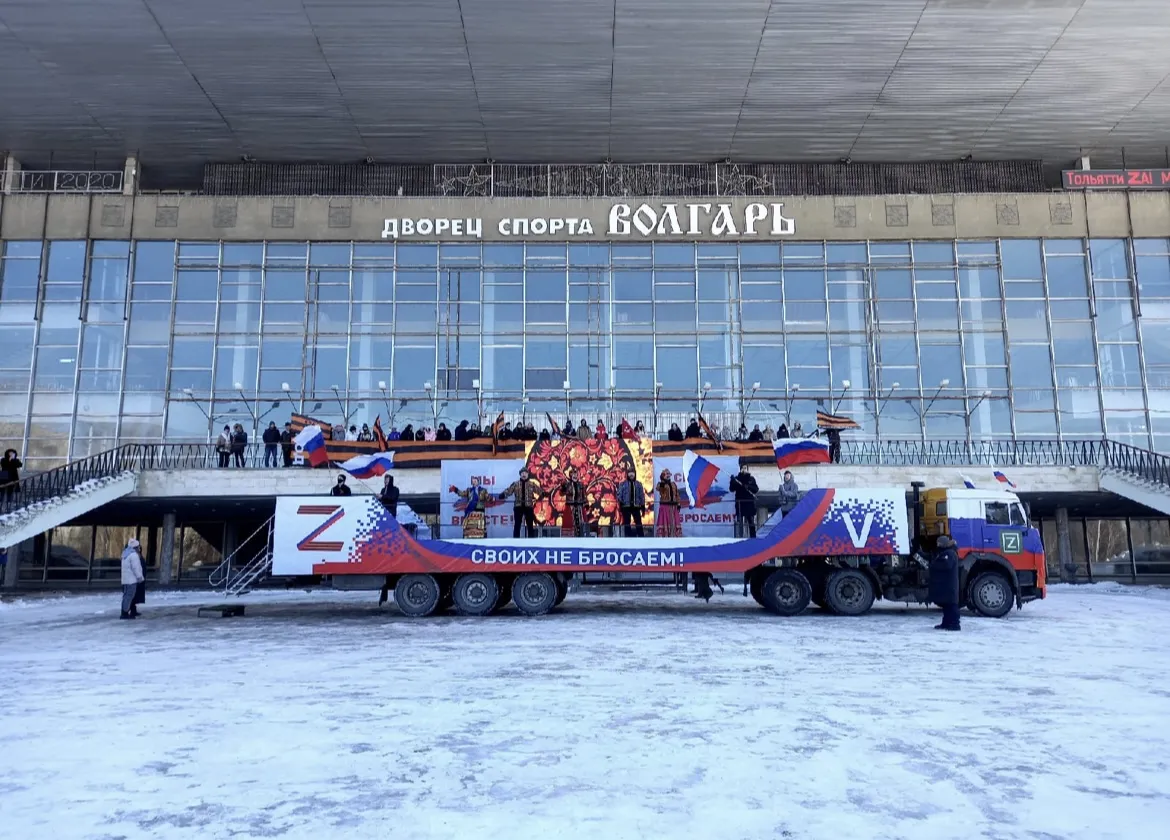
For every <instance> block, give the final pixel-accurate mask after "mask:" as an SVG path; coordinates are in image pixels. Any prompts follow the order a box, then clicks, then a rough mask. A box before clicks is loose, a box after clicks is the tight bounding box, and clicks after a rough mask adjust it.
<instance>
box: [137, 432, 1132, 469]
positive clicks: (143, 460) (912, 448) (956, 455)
mask: <svg viewBox="0 0 1170 840" xmlns="http://www.w3.org/2000/svg"><path fill="white" fill-rule="evenodd" d="M1107 443H1108V442H1106V441H1102V440H1101V439H1085V440H1063V441H1060V440H992V441H965V440H928V441H921V440H881V441H864V440H862V441H850V440H848V439H844V440H842V441H841V460H840V463H842V464H848V465H853V466H955V467H961V466H993V467H998V466H1005V467H1012V466H1067V467H1075V466H1099V465H1101V464H1102V463H1103V452H1104V449H1103V447H1104V446H1105V445H1106V444H1107ZM459 445H460V444H459V443H458V442H451V443H444V442H436V443H432V444H431V446H434V447H436V449H435V451H436V453H437V454H438V455H439V457H442V456H441V452H442V449H441V448H442V447H444V446H450V447H457V446H459ZM1119 445H1121V444H1119ZM135 446H136V447H137V449H136V455H135V456H134V458H135V462H136V464H137V466H138V468H139V469H144V470H172V469H218V468H219V467H218V464H219V455H218V453H217V452H216V450H215V446H214V444H209V443H145V444H136V445H135ZM391 448H393V445H391ZM1136 451H1144V450H1136ZM234 463H235V459H234V457H233V458H232V459H231V462H230V463H229V466H228V467H225V468H224V469H240V467H236V466H234ZM280 463H283V461H281V462H280ZM243 464H244V466H243V469H266V467H264V444H263V443H258V444H251V443H250V444H248V445H247V446H246V447H245V449H244V453H243ZM278 468H279V467H278ZM267 469H271V467H269V468H267Z"/></svg>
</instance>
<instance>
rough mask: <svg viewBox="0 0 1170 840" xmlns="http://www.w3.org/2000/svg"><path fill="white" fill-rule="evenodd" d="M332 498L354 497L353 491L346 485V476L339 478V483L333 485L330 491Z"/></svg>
mask: <svg viewBox="0 0 1170 840" xmlns="http://www.w3.org/2000/svg"><path fill="white" fill-rule="evenodd" d="M329 495H330V496H352V495H353V491H352V490H350V489H349V485H348V484H346V483H345V476H344V475H339V476H337V483H336V484H334V485H333V489H332V490H330V491H329Z"/></svg>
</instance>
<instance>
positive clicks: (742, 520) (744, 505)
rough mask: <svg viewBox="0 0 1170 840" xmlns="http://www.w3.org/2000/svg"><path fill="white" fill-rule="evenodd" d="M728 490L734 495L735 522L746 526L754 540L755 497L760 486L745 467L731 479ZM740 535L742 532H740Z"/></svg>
mask: <svg viewBox="0 0 1170 840" xmlns="http://www.w3.org/2000/svg"><path fill="white" fill-rule="evenodd" d="M729 489H730V490H731V492H732V493H734V494H735V522H736V524H737V525H740V526H741V527H743V526H746V527H747V531H748V534H749V536H751V538H752V539H755V538H756V495H757V494H758V493H759V492H760V485H759V484H757V483H756V479H755V476H753V475H752V474H751V473H750V472H748V468H747V467H740V468H739V473H737V474H736V475H735V476H734V477H733V478H732V479H731V484H730V485H729ZM741 534H742V531H741Z"/></svg>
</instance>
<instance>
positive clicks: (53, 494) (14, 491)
mask: <svg viewBox="0 0 1170 840" xmlns="http://www.w3.org/2000/svg"><path fill="white" fill-rule="evenodd" d="M138 449H139V447H137V446H135V445H132V444H131V445H127V446H122V447H119V448H117V449H111V450H109V451H108V452H102V453H100V454H98V455H93V456H91V457H89V458H83V459H81V460H80V461H73V462H72V463H69V464H65V465H64V466H62V467H57V468H56V469H52V470H47V471H45V472H43V473H37V474H36V475H31V476H29V477H28V478H24V479H22V480H21V481H20V482H19V483H18V484H17V485H15V486H14V487H13V486H9V487H5V488H3V489H0V548H9V547H11V546H14V545H17V544H18V543H21V542H23V541H25V540H27V539H30V538H32V537H35V536H36V535H37V534H41V533H44V532H45V531H48V530H49V529H50V528H56V527H57V526H58V525H63V524H65V523H66V522H69V521H71V520H73V519H76V518H77V517H79V516H81V515H83V514H85V513H88V512H89V511H91V510H93V509H95V508H99V507H101V506H102V505H104V504H107V503H109V502H112V501H114V500H115V499H118V498H121V497H122V496H125V495H126V494H128V493H132V492H133V491H134V488H135V487H136V486H137V483H138V476H137V475H136V474H135V471H134V468H135V466H136V465H137V450H138Z"/></svg>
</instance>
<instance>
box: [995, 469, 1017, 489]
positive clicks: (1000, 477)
mask: <svg viewBox="0 0 1170 840" xmlns="http://www.w3.org/2000/svg"><path fill="white" fill-rule="evenodd" d="M992 475H994V476H995V480H996V481H998V482H999V483H1000V484H1006V485H1007V486H1008V487H1010V488H1012V489H1013V490H1015V489H1016V485H1015V483H1014V482H1011V481H1009V480H1008V477H1007V476H1006V475H1004V474H1003V473H1001V472H1000V471H999V470H996V471H995V472H993V473H992Z"/></svg>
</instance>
